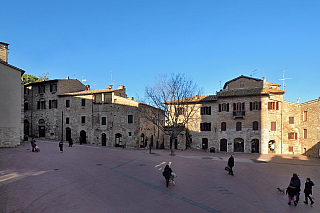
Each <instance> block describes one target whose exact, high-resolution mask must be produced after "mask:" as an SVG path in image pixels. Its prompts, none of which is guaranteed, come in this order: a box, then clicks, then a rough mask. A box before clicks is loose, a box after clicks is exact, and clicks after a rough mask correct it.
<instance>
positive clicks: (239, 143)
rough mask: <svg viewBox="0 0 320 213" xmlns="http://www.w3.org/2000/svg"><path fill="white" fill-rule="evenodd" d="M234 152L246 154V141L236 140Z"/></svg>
mask: <svg viewBox="0 0 320 213" xmlns="http://www.w3.org/2000/svg"><path fill="white" fill-rule="evenodd" d="M233 146H234V147H233V151H234V152H244V140H243V139H242V138H236V139H234V141H233Z"/></svg>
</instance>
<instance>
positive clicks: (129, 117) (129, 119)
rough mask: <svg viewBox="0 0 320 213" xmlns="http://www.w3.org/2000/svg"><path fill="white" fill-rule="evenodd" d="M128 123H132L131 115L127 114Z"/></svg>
mask: <svg viewBox="0 0 320 213" xmlns="http://www.w3.org/2000/svg"><path fill="white" fill-rule="evenodd" d="M128 123H129V124H131V123H133V115H128Z"/></svg>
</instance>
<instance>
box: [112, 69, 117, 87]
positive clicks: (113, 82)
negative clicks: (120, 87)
mask: <svg viewBox="0 0 320 213" xmlns="http://www.w3.org/2000/svg"><path fill="white" fill-rule="evenodd" d="M112 72H113V70H111V85H112V86H113V85H114V84H115V83H116V81H115V80H112Z"/></svg>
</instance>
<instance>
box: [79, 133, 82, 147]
mask: <svg viewBox="0 0 320 213" xmlns="http://www.w3.org/2000/svg"><path fill="white" fill-rule="evenodd" d="M79 143H80V145H81V144H82V137H81V135H80V137H79Z"/></svg>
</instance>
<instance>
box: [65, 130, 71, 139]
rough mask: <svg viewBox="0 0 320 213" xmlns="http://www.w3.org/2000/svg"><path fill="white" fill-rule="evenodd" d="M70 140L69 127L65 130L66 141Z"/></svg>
mask: <svg viewBox="0 0 320 213" xmlns="http://www.w3.org/2000/svg"><path fill="white" fill-rule="evenodd" d="M70 139H71V129H70V128H69V127H67V128H66V141H69V140H70Z"/></svg>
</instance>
